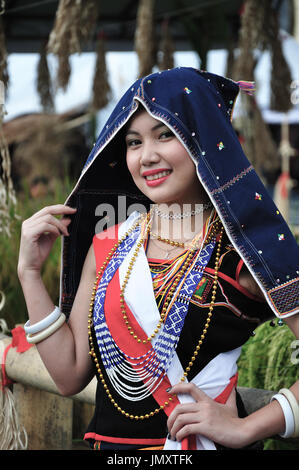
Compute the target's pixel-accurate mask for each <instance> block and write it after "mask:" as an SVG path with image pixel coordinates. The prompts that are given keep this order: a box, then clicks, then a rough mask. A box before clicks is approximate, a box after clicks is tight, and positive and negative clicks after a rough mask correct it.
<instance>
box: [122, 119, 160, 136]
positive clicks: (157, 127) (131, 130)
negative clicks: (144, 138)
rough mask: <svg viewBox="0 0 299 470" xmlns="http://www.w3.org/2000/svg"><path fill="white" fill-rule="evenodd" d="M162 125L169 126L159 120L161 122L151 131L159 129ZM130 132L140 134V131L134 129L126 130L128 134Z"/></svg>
mask: <svg viewBox="0 0 299 470" xmlns="http://www.w3.org/2000/svg"><path fill="white" fill-rule="evenodd" d="M160 127H167V126H166V124H164V123H163V122H159V124H156V125H155V126H154V127H152V128H151V131H155V130H157V129H159V128H160ZM128 134H134V135H140V134H139V132H137V131H134V130H133V129H128V130H127V132H126V135H128Z"/></svg>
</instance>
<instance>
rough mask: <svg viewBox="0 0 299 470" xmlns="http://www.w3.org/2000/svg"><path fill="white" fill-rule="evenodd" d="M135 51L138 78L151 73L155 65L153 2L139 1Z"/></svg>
mask: <svg viewBox="0 0 299 470" xmlns="http://www.w3.org/2000/svg"><path fill="white" fill-rule="evenodd" d="M135 50H136V52H137V55H138V61H139V70H138V76H139V77H144V76H145V75H148V74H150V73H151V71H152V68H153V66H154V65H155V63H156V61H155V44H154V0H139V6H138V12H137V25H136V32H135Z"/></svg>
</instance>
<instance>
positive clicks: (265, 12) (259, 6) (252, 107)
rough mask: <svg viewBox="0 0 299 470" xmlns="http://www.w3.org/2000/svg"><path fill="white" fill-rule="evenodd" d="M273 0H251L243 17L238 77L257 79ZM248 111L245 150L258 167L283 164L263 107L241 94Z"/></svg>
mask: <svg viewBox="0 0 299 470" xmlns="http://www.w3.org/2000/svg"><path fill="white" fill-rule="evenodd" d="M271 8H272V7H271V0H265V1H263V2H260V1H259V0H247V1H246V3H245V5H244V11H243V14H242V17H241V28H240V33H239V56H238V58H237V59H236V60H235V63H234V66H233V78H234V79H235V80H240V79H242V80H251V81H254V69H255V66H256V58H255V55H254V52H255V49H260V50H264V49H265V47H266V46H267V41H268V39H267V34H266V31H267V28H268V26H267V24H268V20H269V15H270V13H271ZM241 99H242V104H243V108H244V109H245V111H246V114H245V116H243V117H242V119H241V129H240V131H241V133H242V134H243V135H244V137H245V143H244V145H243V147H244V150H245V153H246V155H247V157H248V159H249V160H250V162H251V163H252V164H253V165H254V166H255V168H256V170H257V171H258V172H260V176H261V170H262V169H265V170H275V169H277V168H279V164H280V163H279V153H278V148H277V146H276V145H275V143H274V140H273V138H272V135H271V132H270V129H269V126H268V125H267V123H265V121H264V120H263V117H262V114H261V111H260V109H259V107H258V104H257V102H256V101H255V100H254V98H253V97H248V96H247V95H245V94H242V95H241Z"/></svg>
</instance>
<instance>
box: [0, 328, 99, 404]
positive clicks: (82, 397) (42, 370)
mask: <svg viewBox="0 0 299 470" xmlns="http://www.w3.org/2000/svg"><path fill="white" fill-rule="evenodd" d="M10 343H11V338H9V337H8V336H6V335H2V337H1V336H0V351H1V350H2V349H3V351H4V349H5V348H6V347H7V346H8V345H9V344H10ZM5 372H6V375H7V377H8V378H9V379H11V380H13V381H14V382H17V383H21V384H23V385H28V386H30V387H33V388H37V389H39V390H43V391H45V392H50V393H54V394H56V395H60V394H59V391H58V389H57V387H56V385H55V383H54V381H53V379H52V378H51V376H50V374H49V372H48V371H47V369H46V367H45V366H44V363H43V362H42V360H41V357H40V355H39V353H38V350H37V348H36V346H33V347H31V348H30V349H28V350H27V351H25V352H24V353H22V354H20V353H18V352H17V351H16V348H10V349H9V351H8V353H7V356H6V361H5ZM95 392H96V378H94V379H93V380H92V381H91V382H90V383H89V384H88V386H87V387H86V388H85V389H84V390H82V392H80V393H78V394H76V395H72V397H71V398H72V399H74V400H77V401H81V402H84V403H90V404H92V405H94V403H95Z"/></svg>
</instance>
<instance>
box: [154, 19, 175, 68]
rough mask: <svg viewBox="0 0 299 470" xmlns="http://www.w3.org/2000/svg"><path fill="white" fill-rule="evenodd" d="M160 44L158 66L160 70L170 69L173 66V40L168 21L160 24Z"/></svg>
mask: <svg viewBox="0 0 299 470" xmlns="http://www.w3.org/2000/svg"><path fill="white" fill-rule="evenodd" d="M161 33H162V38H161V44H160V48H159V49H160V50H159V54H158V67H159V69H160V70H167V69H172V68H173V67H174V57H173V54H174V51H175V47H174V42H173V40H172V36H171V31H170V27H169V21H168V20H165V21H163V23H162V25H161Z"/></svg>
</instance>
